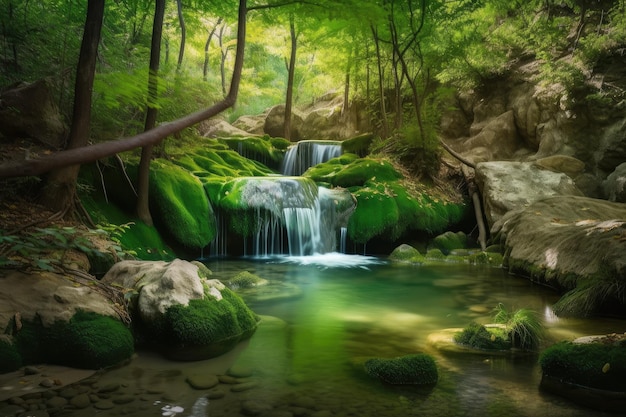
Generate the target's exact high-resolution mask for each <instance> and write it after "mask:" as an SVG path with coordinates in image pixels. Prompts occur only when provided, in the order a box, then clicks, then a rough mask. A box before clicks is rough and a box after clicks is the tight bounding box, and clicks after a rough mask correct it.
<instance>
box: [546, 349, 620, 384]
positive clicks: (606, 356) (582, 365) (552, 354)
mask: <svg viewBox="0 0 626 417" xmlns="http://www.w3.org/2000/svg"><path fill="white" fill-rule="evenodd" d="M539 364H540V365H541V371H542V372H543V375H544V376H550V377H552V378H556V379H558V380H561V381H564V382H568V383H573V384H577V385H583V386H587V387H592V388H597V389H601V390H607V391H615V392H625V391H626V343H624V342H623V341H621V342H618V343H573V342H569V341H563V342H559V343H556V344H554V345H552V346H550V347H549V348H547V349H546V350H544V351H543V352H541V355H540V357H539Z"/></svg>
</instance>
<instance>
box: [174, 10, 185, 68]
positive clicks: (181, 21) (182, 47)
mask: <svg viewBox="0 0 626 417" xmlns="http://www.w3.org/2000/svg"><path fill="white" fill-rule="evenodd" d="M176 7H177V9H178V23H179V24H180V49H179V50H178V64H177V65H176V71H180V68H181V67H182V65H183V58H184V56H185V42H186V40H187V27H186V26H185V17H184V16H183V2H182V0H176Z"/></svg>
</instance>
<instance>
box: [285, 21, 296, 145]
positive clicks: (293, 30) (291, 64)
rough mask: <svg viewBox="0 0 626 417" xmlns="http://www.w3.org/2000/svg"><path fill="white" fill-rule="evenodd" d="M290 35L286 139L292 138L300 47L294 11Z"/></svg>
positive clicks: (287, 63) (290, 24)
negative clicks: (294, 90)
mask: <svg viewBox="0 0 626 417" xmlns="http://www.w3.org/2000/svg"><path fill="white" fill-rule="evenodd" d="M289 36H290V39H291V52H290V53H289V61H288V62H286V65H287V93H286V98H285V121H284V125H283V135H284V137H285V139H287V140H291V118H292V116H291V114H292V110H293V109H292V108H293V82H294V78H295V73H296V54H297V49H298V33H297V32H296V23H295V21H294V17H293V13H290V14H289Z"/></svg>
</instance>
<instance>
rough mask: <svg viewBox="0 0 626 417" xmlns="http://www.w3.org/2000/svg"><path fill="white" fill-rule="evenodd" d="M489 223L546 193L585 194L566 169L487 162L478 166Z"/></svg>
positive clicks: (525, 163) (532, 164)
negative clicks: (560, 170) (565, 171)
mask: <svg viewBox="0 0 626 417" xmlns="http://www.w3.org/2000/svg"><path fill="white" fill-rule="evenodd" d="M476 183H477V184H478V186H479V188H480V189H481V190H482V196H483V207H484V212H485V216H486V218H487V223H488V224H489V226H490V227H491V226H493V225H494V223H496V222H497V221H498V220H499V219H500V218H502V216H504V215H505V214H506V213H507V212H509V211H511V210H516V209H522V208H525V207H527V206H529V205H530V204H531V203H533V202H535V201H537V200H539V199H541V198H545V197H550V196H555V195H582V193H581V192H580V191H579V190H578V189H577V188H576V185H575V184H574V182H573V180H572V179H571V178H570V177H568V176H567V175H565V174H563V173H557V172H553V171H548V170H545V169H542V168H540V167H539V166H538V165H537V164H535V163H532V162H484V163H480V164H478V165H477V167H476Z"/></svg>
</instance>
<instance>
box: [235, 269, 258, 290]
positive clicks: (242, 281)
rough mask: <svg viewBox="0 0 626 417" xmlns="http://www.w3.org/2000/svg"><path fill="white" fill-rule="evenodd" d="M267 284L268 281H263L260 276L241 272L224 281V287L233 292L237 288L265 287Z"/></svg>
mask: <svg viewBox="0 0 626 417" xmlns="http://www.w3.org/2000/svg"><path fill="white" fill-rule="evenodd" d="M267 283H268V281H267V280H266V279H263V278H261V277H260V276H258V275H255V274H253V273H250V272H248V271H241V272H239V273H238V274H237V275H235V276H234V277H232V278H231V279H229V280H228V281H226V285H228V286H229V287H230V288H232V289H235V290H236V289H239V288H251V287H257V286H259V285H265V284H267Z"/></svg>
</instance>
